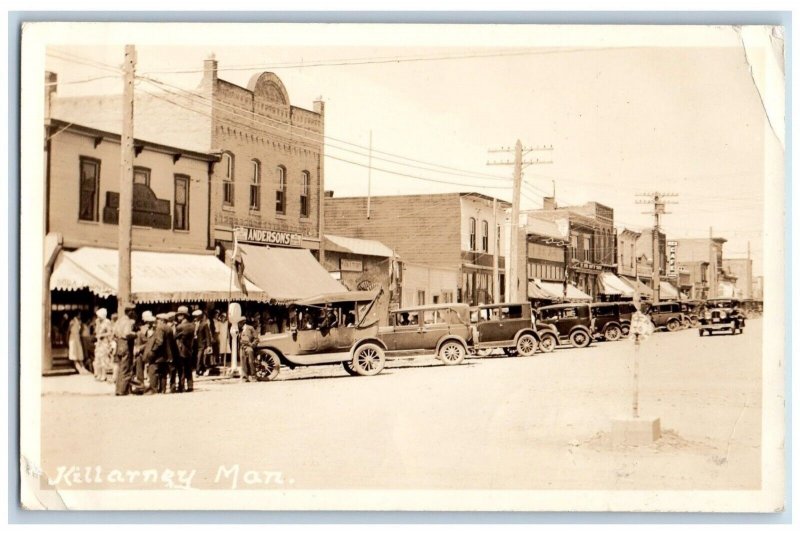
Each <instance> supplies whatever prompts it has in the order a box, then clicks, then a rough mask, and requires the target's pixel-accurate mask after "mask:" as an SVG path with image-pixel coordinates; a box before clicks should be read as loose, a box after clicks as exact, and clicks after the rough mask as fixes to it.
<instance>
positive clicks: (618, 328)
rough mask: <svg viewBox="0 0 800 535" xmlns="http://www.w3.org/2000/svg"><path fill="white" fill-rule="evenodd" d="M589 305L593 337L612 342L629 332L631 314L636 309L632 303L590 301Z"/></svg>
mask: <svg viewBox="0 0 800 535" xmlns="http://www.w3.org/2000/svg"><path fill="white" fill-rule="evenodd" d="M591 307H592V319H594V331H593V333H592V334H593V335H594V336H595V338H602V339H604V340H607V341H609V342H613V341H616V340H619V339H620V338H622V337H623V336H626V335H627V333H628V332H630V326H631V315H632V314H633V312H634V311H635V310H636V306H635V305H634V304H633V303H628V302H608V303H592V305H591Z"/></svg>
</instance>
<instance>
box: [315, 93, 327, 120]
mask: <svg viewBox="0 0 800 535" xmlns="http://www.w3.org/2000/svg"><path fill="white" fill-rule="evenodd" d="M314 113H318V114H320V115H322V116H323V117H325V102H324V101H323V100H322V95H320V97H319V98H318V99H317V100H315V101H314Z"/></svg>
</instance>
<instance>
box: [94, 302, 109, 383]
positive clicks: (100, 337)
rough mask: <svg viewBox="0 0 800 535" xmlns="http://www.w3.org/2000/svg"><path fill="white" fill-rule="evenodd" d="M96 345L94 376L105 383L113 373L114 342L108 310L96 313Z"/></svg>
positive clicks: (99, 310)
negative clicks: (110, 372) (109, 374)
mask: <svg viewBox="0 0 800 535" xmlns="http://www.w3.org/2000/svg"><path fill="white" fill-rule="evenodd" d="M95 314H96V316H97V319H96V320H95V327H94V333H95V339H96V341H95V344H94V376H95V378H96V379H97V380H98V381H105V380H106V379H107V378H108V372H109V371H111V367H112V360H113V356H112V354H111V352H112V343H111V342H112V341H111V337H112V335H113V332H112V326H111V321H110V320H109V319H108V310H106V309H105V308H100V309H98V310H97V312H96V313H95Z"/></svg>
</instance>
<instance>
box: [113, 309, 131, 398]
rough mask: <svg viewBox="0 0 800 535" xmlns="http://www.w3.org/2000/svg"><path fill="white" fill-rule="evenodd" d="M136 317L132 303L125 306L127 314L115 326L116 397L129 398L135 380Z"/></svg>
mask: <svg viewBox="0 0 800 535" xmlns="http://www.w3.org/2000/svg"><path fill="white" fill-rule="evenodd" d="M135 317H136V306H135V305H133V304H132V303H128V304H127V305H125V314H124V315H123V316H122V317H121V318H118V319H117V321H116V323H115V324H114V338H115V339H116V341H117V358H116V366H117V373H116V376H117V380H116V395H117V396H127V395H128V394H130V390H131V380H132V379H133V339H134V337H135V336H136V335H135V334H134V332H133V325H134V323H135V320H134V318H135Z"/></svg>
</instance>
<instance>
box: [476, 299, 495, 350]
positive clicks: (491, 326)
mask: <svg viewBox="0 0 800 535" xmlns="http://www.w3.org/2000/svg"><path fill="white" fill-rule="evenodd" d="M478 313H479V317H478V333H479V335H478V341H479V342H480V343H483V342H496V341H497V340H499V339H500V338H499V331H498V330H499V325H498V324H499V323H500V321H499V320H500V311H499V310H498V307H490V308H481V309H478Z"/></svg>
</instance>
